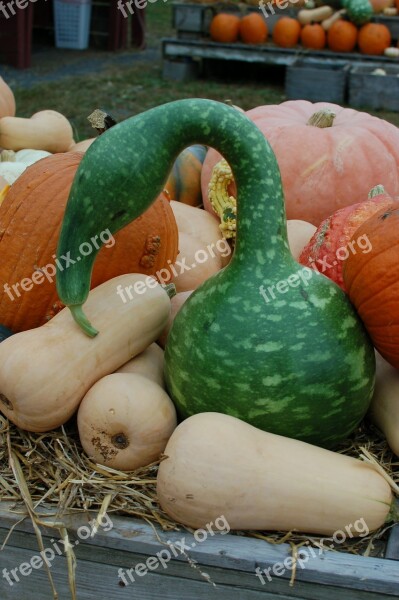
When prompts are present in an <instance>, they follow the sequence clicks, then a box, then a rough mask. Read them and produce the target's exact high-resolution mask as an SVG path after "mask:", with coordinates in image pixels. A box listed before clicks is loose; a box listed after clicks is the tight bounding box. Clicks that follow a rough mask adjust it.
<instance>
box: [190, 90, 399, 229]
mask: <svg viewBox="0 0 399 600" xmlns="http://www.w3.org/2000/svg"><path fill="white" fill-rule="evenodd" d="M320 111H322V113H323V114H322V116H321V117H320V118H318V115H319V114H320ZM326 111H331V113H332V114H335V115H336V116H335V117H333V116H332V114H330V117H328V113H327V112H326ZM246 114H247V116H248V117H249V118H250V119H251V120H252V121H253V122H254V123H255V124H256V125H257V126H258V128H259V129H260V130H261V131H262V133H263V134H264V136H265V138H266V139H267V140H268V141H269V143H270V145H271V147H272V149H273V151H274V153H275V155H276V157H277V162H278V164H279V167H280V171H281V175H282V181H283V189H284V196H285V206H286V212H287V218H288V219H301V220H303V221H308V222H309V223H313V225H316V227H317V226H318V225H319V224H320V223H321V221H322V220H323V219H326V218H327V217H329V216H330V215H332V213H333V212H335V211H336V210H338V209H340V208H343V207H344V206H348V205H350V204H355V203H356V202H363V201H364V199H365V198H367V194H368V193H369V191H370V190H371V188H373V187H374V186H375V185H377V184H378V183H381V184H382V185H383V186H384V188H385V190H386V191H387V193H388V194H390V195H391V196H397V195H399V129H398V128H397V127H395V126H394V125H392V124H391V123H388V122H387V121H384V120H382V119H379V118H377V117H374V116H371V115H369V114H367V113H365V112H358V111H356V110H353V109H351V108H342V107H340V106H338V105H336V104H328V103H324V102H319V103H316V104H312V103H311V102H307V101H306V100H291V101H288V102H283V103H282V104H278V105H266V106H259V107H257V108H254V109H252V110H250V111H248V112H247V113H246ZM323 115H324V116H323ZM220 160H221V155H220V154H219V153H218V152H216V151H215V150H213V149H210V150H209V151H208V153H207V156H206V159H205V161H204V166H203V168H202V176H201V179H202V196H203V199H204V206H205V208H206V209H207V210H209V211H210V212H212V213H213V214H215V212H216V211H215V210H214V208H213V206H212V204H211V201H210V198H209V190H208V186H209V185H210V182H211V180H212V189H211V196H212V195H215V193H216V194H218V195H219V200H218V201H219V203H220V205H221V207H222V211H226V212H225V214H226V215H227V216H228V217H232V218H234V210H235V206H234V198H233V199H232V197H234V196H235V195H236V188H235V184H234V181H233V180H232V176H231V171H230V174H229V173H228V172H227V171H226V170H225V171H224V172H223V173H222V172H221V168H219V167H217V168H215V167H216V165H217V163H219V162H220ZM259 200H260V199H259ZM218 214H219V213H218Z"/></svg>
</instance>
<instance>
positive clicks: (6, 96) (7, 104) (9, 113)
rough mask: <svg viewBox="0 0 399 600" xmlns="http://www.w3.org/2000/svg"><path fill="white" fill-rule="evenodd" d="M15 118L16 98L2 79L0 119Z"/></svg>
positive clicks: (0, 85)
mask: <svg viewBox="0 0 399 600" xmlns="http://www.w3.org/2000/svg"><path fill="white" fill-rule="evenodd" d="M14 116H15V98H14V94H13V92H12V90H11V88H9V86H8V85H7V84H6V82H5V81H4V79H3V78H2V77H0V118H2V117H14Z"/></svg>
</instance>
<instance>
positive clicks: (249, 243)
mask: <svg viewBox="0 0 399 600" xmlns="http://www.w3.org/2000/svg"><path fill="white" fill-rule="evenodd" d="M177 104H178V103H174V102H173V103H170V104H169V105H164V106H163V107H160V108H159V110H164V111H165V114H166V115H167V113H168V110H169V111H170V114H169V116H168V117H166V118H167V119H168V121H165V126H167V125H168V126H169V127H170V129H171V131H170V132H169V138H168V139H169V142H168V144H167V147H168V148H169V149H171V146H173V147H174V148H173V151H172V155H173V156H175V155H177V154H178V153H179V152H180V151H181V150H183V149H184V148H186V147H187V146H189V145H192V144H193V143H200V144H204V145H207V146H211V147H213V148H215V149H216V150H218V151H219V152H220V153H221V154H222V155H223V156H224V158H225V159H226V160H227V162H228V163H229V165H230V166H231V168H232V171H233V174H234V179H235V182H236V187H237V239H236V250H235V253H234V260H235V261H237V260H238V261H240V262H241V261H246V259H249V260H250V261H252V262H253V261H254V258H255V259H256V258H258V261H259V262H260V263H262V264H265V263H271V262H272V261H273V260H274V259H275V258H277V257H281V260H283V258H284V256H285V255H289V256H290V253H289V247H288V241H287V231H286V218H285V207H284V196H283V190H282V184H281V176H280V170H279V167H278V164H277V161H276V158H275V155H274V153H273V151H272V149H271V146H270V144H269V143H268V142H267V141H266V139H265V138H264V136H263V134H262V133H261V132H260V131H259V130H258V129H257V128H256V127H255V126H254V124H253V123H252V122H251V121H250V119H249V118H248V117H247V116H246V115H245V114H243V113H241V112H239V111H237V110H236V109H235V108H233V107H230V106H227V105H225V104H222V103H219V102H213V101H210V100H197V99H196V100H186V101H181V102H180V107H179V108H178V107H177ZM157 111H158V109H153V110H151V111H148V112H147V113H144V114H143V115H142V116H143V119H146V118H147V119H148V121H151V119H152V118H153V119H154V120H158V119H159V116H158V114H157ZM171 137H172V138H173V140H174V141H173V142H172V143H171V139H170V138H171ZM172 155H171V156H172ZM166 174H167V173H164V174H163V175H164V176H165V175H166ZM237 257H238V258H237Z"/></svg>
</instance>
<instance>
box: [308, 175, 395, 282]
mask: <svg viewBox="0 0 399 600" xmlns="http://www.w3.org/2000/svg"><path fill="white" fill-rule="evenodd" d="M393 203H394V199H393V198H391V196H389V195H387V194H386V193H385V190H384V188H383V187H382V186H376V187H375V188H374V189H373V190H371V192H370V194H369V197H368V199H367V200H365V201H364V202H358V203H357V204H351V205H350V206H345V208H341V209H340V210H337V211H336V212H335V213H334V214H332V215H331V216H330V217H328V219H325V220H324V221H322V222H321V223H320V225H319V226H318V228H317V229H316V231H315V233H314V234H313V237H312V238H311V239H310V241H309V242H308V243H307V244H306V246H305V247H304V248H303V249H302V252H301V254H300V256H299V261H298V262H300V263H301V265H304V266H306V267H310V268H313V269H317V271H319V272H320V273H323V275H325V276H326V277H328V278H329V279H332V280H333V281H335V283H336V284H338V285H339V286H340V287H341V288H342V289H343V290H344V291H345V285H344V280H343V276H342V268H343V265H344V261H345V259H346V258H347V257H348V256H349V254H350V253H354V252H360V251H362V247H364V249H366V248H367V247H368V245H367V240H363V239H361V238H360V237H359V236H358V235H356V236H354V233H355V232H356V231H357V229H358V228H359V227H360V225H362V224H363V223H364V222H365V221H367V219H369V218H370V217H371V216H372V215H374V214H375V213H377V212H380V211H381V210H382V209H383V208H388V207H390V206H391V205H392V204H393ZM361 246H362V247H361Z"/></svg>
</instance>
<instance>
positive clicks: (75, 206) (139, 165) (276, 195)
mask: <svg viewBox="0 0 399 600" xmlns="http://www.w3.org/2000/svg"><path fill="white" fill-rule="evenodd" d="M197 143H199V144H204V145H206V146H211V147H214V148H215V149H216V150H218V151H219V152H220V153H221V154H222V155H223V156H224V157H225V159H226V160H227V161H228V163H229V164H230V166H231V168H232V171H233V174H234V177H235V181H236V186H237V241H236V249H235V252H234V257H233V260H232V261H231V263H230V265H229V267H228V268H232V267H233V266H235V267H237V266H238V267H239V266H240V265H241V264H248V265H250V266H251V265H253V264H254V263H255V264H256V266H257V267H258V268H260V269H263V270H265V269H266V268H273V269H274V270H276V269H277V268H278V266H279V265H283V264H286V263H287V261H289V262H292V260H293V259H292V257H291V254H290V251H289V247H288V241H287V229H286V219H285V208H284V198H283V190H282V184H281V176H280V171H279V168H278V165H277V161H276V158H275V156H274V153H273V151H272V149H271V147H270V145H269V143H268V142H267V141H266V140H265V138H264V136H263V134H262V133H261V132H260V130H259V129H258V128H257V127H256V126H255V125H254V124H253V123H252V122H251V121H250V120H249V118H248V117H247V116H246V115H245V114H243V113H241V112H239V111H237V110H236V109H235V108H232V107H230V106H227V105H226V104H222V103H220V102H215V101H212V100H201V99H193V100H179V101H176V102H171V103H169V104H165V105H162V106H159V107H157V108H153V109H151V110H149V111H146V112H144V113H142V114H140V115H138V116H136V117H132V118H131V119H127V120H126V121H123V122H122V123H120V124H119V125H116V126H115V127H112V128H111V129H109V130H108V131H107V132H106V133H104V135H102V136H101V137H100V138H99V139H98V140H96V142H95V143H94V144H93V145H92V146H91V147H90V148H89V150H88V151H87V153H86V154H85V156H84V158H83V159H82V161H81V163H80V165H79V168H78V171H77V173H76V176H75V180H74V182H73V185H72V189H71V193H70V197H69V200H68V204H67V207H66V212H65V217H64V222H63V226H62V229H61V235H60V240H59V244H58V250H57V253H58V256H62V255H63V254H66V253H67V252H68V251H71V256H72V258H76V256H77V254H78V249H79V247H80V244H82V243H84V242H87V240H89V239H91V237H92V236H94V235H98V234H99V233H100V232H101V231H103V230H104V229H105V228H108V230H109V231H110V232H111V233H112V234H113V233H115V232H116V231H118V230H120V229H121V228H122V227H125V226H126V225H127V224H128V223H130V222H131V221H133V220H134V219H136V218H137V217H138V216H140V215H141V214H142V213H143V212H144V211H145V210H146V209H147V208H148V207H149V206H150V205H151V204H152V202H154V200H155V198H156V197H157V196H158V195H159V194H160V192H161V191H162V189H163V187H164V183H165V181H166V179H167V176H168V174H169V173H170V171H171V169H172V166H173V163H174V160H175V159H176V157H177V156H178V155H179V153H180V152H181V151H182V150H183V149H184V148H186V147H188V146H191V145H193V144H197ZM98 210H101V217H102V218H101V217H100V219H99V218H98V216H97V213H98ZM100 225H102V226H103V227H102V228H99V226H100ZM95 256H96V252H93V253H92V254H90V255H89V256H87V257H84V258H82V259H81V257H79V259H78V261H79V262H76V264H73V265H72V266H71V267H70V268H69V269H66V270H64V271H63V272H58V271H57V290H58V293H59V296H60V299H61V300H62V301H63V302H64V304H66V305H67V306H70V307H71V306H74V307H75V308H74V309H73V316H74V318H75V320H76V321H77V322H78V324H79V325H80V327H81V328H82V329H83V330H85V331H86V333H88V335H95V330H90V327H91V325H90V323H89V322H88V321H84V313H83V314H82V311H81V310H80V309H79V306H81V305H82V304H83V303H84V302H85V301H86V299H87V296H88V293H89V289H90V274H91V271H92V268H93V264H94V259H95Z"/></svg>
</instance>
